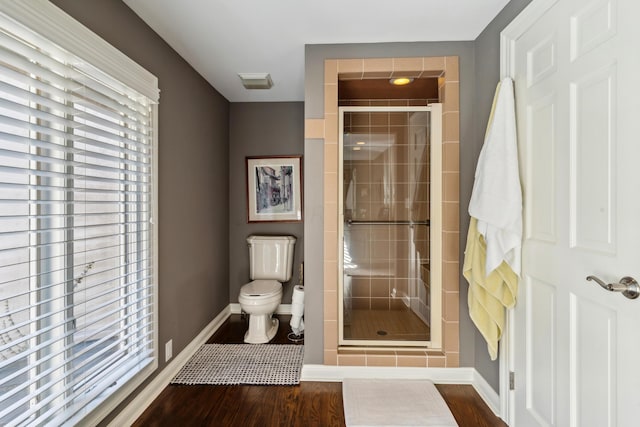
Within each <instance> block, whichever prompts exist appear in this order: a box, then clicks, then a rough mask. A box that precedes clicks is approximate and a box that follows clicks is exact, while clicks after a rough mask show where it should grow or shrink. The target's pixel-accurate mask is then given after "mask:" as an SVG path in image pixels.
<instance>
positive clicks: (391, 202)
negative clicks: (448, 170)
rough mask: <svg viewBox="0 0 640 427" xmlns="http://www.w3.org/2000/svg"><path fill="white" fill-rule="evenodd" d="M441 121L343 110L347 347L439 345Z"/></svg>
mask: <svg viewBox="0 0 640 427" xmlns="http://www.w3.org/2000/svg"><path fill="white" fill-rule="evenodd" d="M441 117H442V113H441V105H440V104H431V105H429V106H426V107H340V109H339V120H340V128H341V129H342V132H341V133H340V141H339V142H340V149H339V152H340V156H341V158H340V164H341V168H340V170H339V182H340V192H341V196H342V197H341V198H340V202H341V206H340V207H339V210H340V212H341V216H340V221H339V232H340V237H341V238H340V239H339V241H340V242H342V243H341V248H340V280H339V301H340V302H339V322H340V327H339V343H340V345H342V346H349V345H353V346H396V347H398V346H422V347H433V348H438V347H439V346H440V342H441V333H442V331H441V317H442V316H441V285H440V275H441V273H440V265H441V261H440V260H441V246H442V245H441V225H440V224H441V199H442V194H441V191H442V190H441V189H442V185H441V162H442V160H441V159H442V151H441V139H442V138H441V122H442V119H441Z"/></svg>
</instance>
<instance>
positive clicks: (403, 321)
mask: <svg viewBox="0 0 640 427" xmlns="http://www.w3.org/2000/svg"><path fill="white" fill-rule="evenodd" d="M345 317H346V318H347V317H348V318H349V319H350V322H349V324H348V325H345V326H344V337H345V338H346V339H355V340H379V341H382V340H385V341H388V340H392V341H396V340H397V341H428V340H429V339H430V338H431V333H430V329H429V326H427V325H426V324H425V323H424V322H423V321H422V319H420V318H419V317H418V316H416V315H415V313H413V311H411V310H409V309H406V310H372V309H352V310H351V313H350V316H345Z"/></svg>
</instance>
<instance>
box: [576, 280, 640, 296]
mask: <svg viewBox="0 0 640 427" xmlns="http://www.w3.org/2000/svg"><path fill="white" fill-rule="evenodd" d="M587 280H593V281H594V282H596V283H597V284H598V285H600V286H601V287H602V288H603V289H606V290H608V291H610V292H621V293H622V295H624V296H625V297H627V298H629V299H636V298H638V296H640V286H638V282H636V280H635V279H634V278H633V277H629V276H625V277H623V278H622V279H620V282H618V283H609V284H607V283H605V282H603V281H602V280H600V279H598V278H597V277H596V276H587Z"/></svg>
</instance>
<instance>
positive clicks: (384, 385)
mask: <svg viewBox="0 0 640 427" xmlns="http://www.w3.org/2000/svg"><path fill="white" fill-rule="evenodd" d="M342 399H343V404H344V418H345V422H346V424H347V427H365V426H367V427H373V426H430V427H452V426H457V425H458V424H457V423H456V420H455V419H454V418H453V414H451V411H450V410H449V407H448V406H447V404H446V402H445V401H444V399H443V398H442V396H441V395H440V393H439V392H438V389H436V386H435V385H433V383H432V382H431V381H429V380H377V379H353V378H346V379H345V380H344V381H343V382H342Z"/></svg>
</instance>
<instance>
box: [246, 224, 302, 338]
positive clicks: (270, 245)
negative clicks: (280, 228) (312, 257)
mask: <svg viewBox="0 0 640 427" xmlns="http://www.w3.org/2000/svg"><path fill="white" fill-rule="evenodd" d="M295 242H296V238H295V237H293V236H249V237H248V238H247V243H248V244H249V273H250V274H249V276H250V278H251V280H252V282H249V283H247V284H246V285H244V286H242V287H241V288H240V295H238V302H239V303H240V308H241V309H242V311H243V312H245V313H247V314H248V315H249V329H248V330H247V332H246V333H245V335H244V342H246V343H249V344H263V343H267V342H269V341H271V339H273V337H274V336H275V335H276V333H277V332H278V326H279V322H278V319H276V318H273V314H274V313H275V312H276V311H277V310H278V307H279V306H280V302H281V301H282V283H283V282H287V281H288V280H289V279H290V278H291V274H292V268H293V247H294V244H295Z"/></svg>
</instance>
